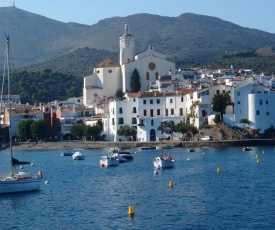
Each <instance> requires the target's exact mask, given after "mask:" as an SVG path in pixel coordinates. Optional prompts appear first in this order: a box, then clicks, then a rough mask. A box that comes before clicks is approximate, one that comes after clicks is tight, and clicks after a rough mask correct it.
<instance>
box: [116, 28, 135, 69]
mask: <svg viewBox="0 0 275 230" xmlns="http://www.w3.org/2000/svg"><path fill="white" fill-rule="evenodd" d="M119 47H120V52H119V60H120V61H119V64H120V65H123V64H125V63H128V62H131V61H133V60H134V59H135V39H134V37H133V36H132V35H131V34H129V28H128V25H127V24H126V25H125V28H124V34H123V35H122V36H121V37H120V38H119Z"/></svg>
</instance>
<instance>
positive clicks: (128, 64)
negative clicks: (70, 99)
mask: <svg viewBox="0 0 275 230" xmlns="http://www.w3.org/2000/svg"><path fill="white" fill-rule="evenodd" d="M119 44H120V64H118V63H116V62H114V61H111V60H105V61H103V62H102V63H100V64H99V65H98V66H97V67H96V68H95V69H94V72H93V74H92V75H90V76H87V77H85V78H84V87H83V103H84V105H86V106H94V107H95V105H96V102H97V101H98V100H99V99H100V98H101V97H103V96H107V97H109V96H114V95H115V93H116V91H117V90H118V89H120V90H122V91H123V92H126V91H128V92H129V91H131V86H130V84H131V77H132V75H133V72H134V70H135V69H136V70H137V71H138V73H139V76H140V83H141V89H140V90H141V91H148V88H149V85H150V83H151V82H155V81H156V80H158V78H159V76H160V75H165V74H167V73H168V71H169V70H172V71H174V70H175V64H174V63H172V62H170V61H167V60H166V55H164V54H161V53H159V52H156V51H155V50H154V48H153V47H152V46H149V48H148V50H146V51H144V52H142V53H140V54H138V55H136V54H135V39H134V37H133V36H132V35H131V34H129V29H128V26H127V25H125V31H124V35H123V36H121V37H120V38H119Z"/></svg>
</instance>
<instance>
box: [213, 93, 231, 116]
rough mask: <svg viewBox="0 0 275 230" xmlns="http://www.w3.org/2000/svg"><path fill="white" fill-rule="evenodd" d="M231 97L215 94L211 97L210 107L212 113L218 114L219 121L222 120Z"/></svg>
mask: <svg viewBox="0 0 275 230" xmlns="http://www.w3.org/2000/svg"><path fill="white" fill-rule="evenodd" d="M230 101H231V97H230V95H229V93H228V92H227V93H222V94H219V95H218V94H215V95H214V97H213V101H212V105H213V108H212V109H213V111H215V112H218V113H220V115H221V121H222V120H223V114H224V111H225V109H226V106H227V105H228V104H229V103H230Z"/></svg>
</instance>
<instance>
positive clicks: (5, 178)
mask: <svg viewBox="0 0 275 230" xmlns="http://www.w3.org/2000/svg"><path fill="white" fill-rule="evenodd" d="M9 54H10V38H9V36H7V42H6V52H5V66H4V74H3V78H5V77H6V75H7V78H8V79H7V80H8V109H9V123H10V124H9V139H10V146H9V151H10V173H9V175H0V194H6V193H7V194H8V193H18V192H31V191H36V190H39V188H40V185H41V180H42V171H38V173H37V174H35V175H33V174H31V173H30V172H25V171H17V170H16V169H17V166H22V165H25V164H30V162H27V161H19V160H17V159H15V158H14V157H13V152H12V134H11V125H12V124H11V111H12V106H11V92H10V91H11V90H10V70H9ZM6 69H7V73H6ZM3 83H4V81H3ZM2 89H3V87H2ZM2 93H3V90H2ZM0 109H1V108H0ZM0 111H1V110H0ZM19 168H20V170H21V168H22V167H19Z"/></svg>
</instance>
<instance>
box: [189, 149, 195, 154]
mask: <svg viewBox="0 0 275 230" xmlns="http://www.w3.org/2000/svg"><path fill="white" fill-rule="evenodd" d="M187 151H188V152H189V153H193V152H195V149H188V150H187Z"/></svg>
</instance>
